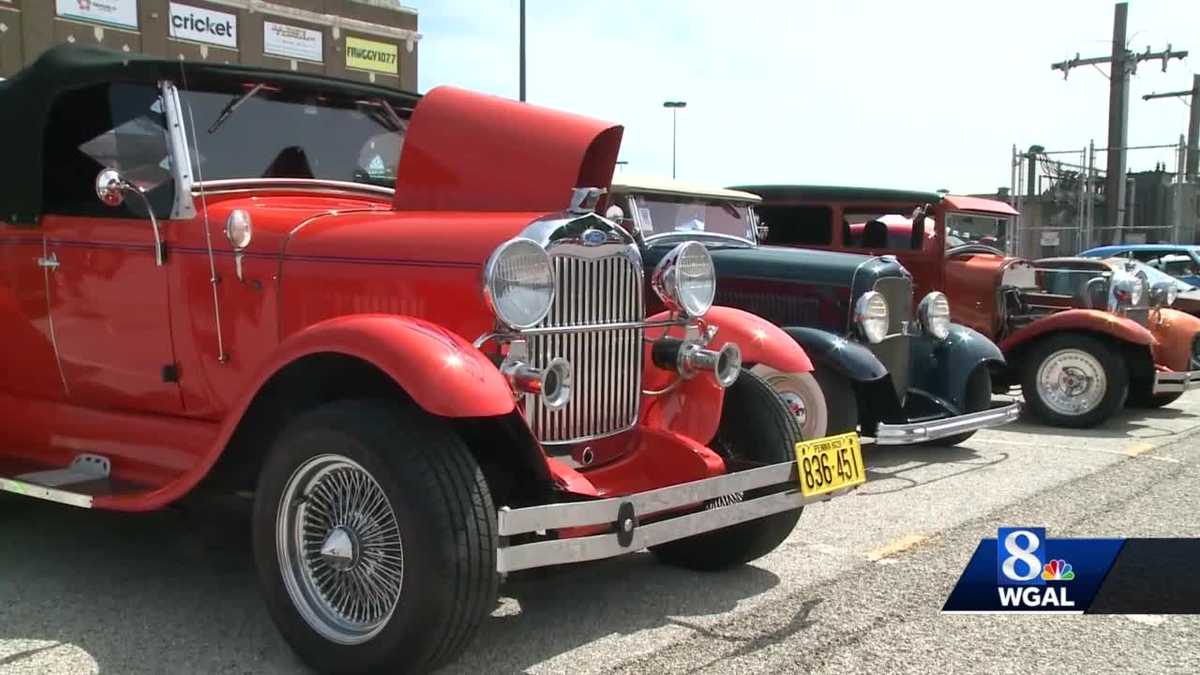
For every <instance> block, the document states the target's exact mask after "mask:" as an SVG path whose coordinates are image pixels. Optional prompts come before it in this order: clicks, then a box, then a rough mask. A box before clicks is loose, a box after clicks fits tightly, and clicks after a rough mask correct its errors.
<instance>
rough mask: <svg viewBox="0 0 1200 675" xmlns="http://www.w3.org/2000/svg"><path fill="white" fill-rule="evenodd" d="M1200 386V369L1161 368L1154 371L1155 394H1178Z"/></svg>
mask: <svg viewBox="0 0 1200 675" xmlns="http://www.w3.org/2000/svg"><path fill="white" fill-rule="evenodd" d="M1197 388H1200V370H1179V371H1176V370H1160V371H1158V372H1157V373H1154V390H1153V392H1152V393H1153V394H1155V395H1158V394H1178V393H1182V392H1185V391H1188V390H1189V389H1197Z"/></svg>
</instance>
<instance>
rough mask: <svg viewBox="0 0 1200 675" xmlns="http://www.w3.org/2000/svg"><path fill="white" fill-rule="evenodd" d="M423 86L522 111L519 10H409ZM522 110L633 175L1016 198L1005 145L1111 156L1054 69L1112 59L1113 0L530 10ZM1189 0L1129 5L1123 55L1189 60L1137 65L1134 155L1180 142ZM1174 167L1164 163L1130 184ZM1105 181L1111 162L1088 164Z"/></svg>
mask: <svg viewBox="0 0 1200 675" xmlns="http://www.w3.org/2000/svg"><path fill="white" fill-rule="evenodd" d="M409 4H411V5H413V6H415V7H416V8H417V10H418V11H419V12H420V18H419V21H420V31H421V33H422V34H423V35H424V38H423V39H422V41H421V44H420V52H419V54H420V60H419V69H420V88H421V90H422V91H425V90H428V89H429V88H431V87H434V86H436V85H439V84H454V85H458V86H463V87H468V88H471V89H476V90H480V91H486V92H489V93H494V94H498V95H501V96H507V97H511V98H517V93H518V86H517V82H518V75H517V73H518V71H517V58H518V51H517V44H518V42H517V35H518V33H517V28H518V9H517V8H518V0H409ZM526 12H527V58H528V66H527V78H528V85H527V87H528V99H529V101H530V102H531V103H536V104H541V105H547V106H551V107H554V108H560V109H564V110H570V111H573V112H577V113H582V114H585V115H590V116H594V117H599V118H602V119H607V120H612V121H615V122H619V123H621V124H623V125H624V126H625V137H624V141H623V143H622V146H621V159H622V160H626V161H628V162H629V166H628V170H629V171H631V172H636V173H642V174H658V175H670V171H671V112H670V111H669V110H666V109H664V108H663V107H662V102H663V101H664V100H667V99H680V100H685V101H687V104H688V105H687V108H686V109H685V110H682V111H680V113H679V149H678V163H679V177H680V178H683V179H688V180H692V181H699V182H704V183H712V184H731V183H751V182H802V183H830V184H846V185H875V186H888V187H902V188H914V189H938V188H947V189H949V190H951V191H954V192H960V193H961V192H984V191H990V190H994V189H995V188H996V187H998V186H1001V185H1005V186H1006V185H1008V184H1009V181H1010V158H1011V152H1012V146H1013V144H1016V145H1017V146H1018V147H1020V148H1027V147H1028V146H1029V145H1031V144H1035V143H1036V144H1040V145H1043V146H1045V147H1046V148H1047V149H1074V148H1084V147H1086V146H1087V144H1088V141H1089V139H1095V140H1096V143H1097V146H1099V147H1102V146H1103V145H1104V144H1105V138H1106V134H1107V106H1108V80H1107V75H1106V73H1107V66H1102V67H1101V68H1103V69H1104V72H1101V70H1098V69H1097V68H1096V67H1092V66H1087V67H1081V68H1078V69H1076V70H1073V71H1072V72H1071V75H1070V78H1069V79H1067V80H1066V81H1064V80H1063V76H1062V73H1061V72H1057V71H1051V70H1050V64H1051V63H1052V62H1056V61H1061V60H1064V59H1066V58H1070V57H1072V56H1074V55H1075V54H1076V52H1080V53H1082V55H1083V56H1085V57H1086V56H1100V55H1106V54H1108V53H1109V51H1110V45H1111V40H1112V16H1113V3H1112V2H1110V1H1108V0H989V1H983V0H874V1H867V0H842V1H837V0H825V1H823V2H814V1H810V0H792V1H774V2H772V1H767V0H721V1H718V0H608V1H603V2H602V1H592V2H585V1H583V0H527V9H526ZM1198 29H1200V0H1131V2H1130V3H1129V30H1128V35H1129V38H1130V39H1129V45H1130V47H1131V48H1132V49H1133V50H1134V51H1139V52H1140V51H1145V49H1146V47H1147V46H1150V47H1152V49H1153V50H1154V51H1158V50H1160V49H1163V48H1165V47H1166V45H1167V43H1168V42H1169V43H1171V45H1172V47H1173V48H1175V49H1189V50H1192V51H1193V53H1194V56H1192V57H1190V58H1188V59H1185V60H1183V61H1180V60H1174V61H1172V62H1171V63H1170V64H1169V67H1168V70H1167V72H1166V73H1163V72H1162V69H1161V65H1162V64H1161V62H1149V61H1148V62H1144V63H1142V64H1141V65H1140V66H1139V68H1138V73H1137V75H1135V76H1134V78H1133V82H1132V89H1131V99H1130V119H1131V121H1130V130H1129V141H1130V144H1131V145H1150V144H1163V143H1174V142H1176V141H1177V140H1178V138H1179V135H1180V134H1181V133H1184V132H1185V131H1186V127H1187V116H1188V107H1187V105H1186V104H1185V102H1183V101H1182V100H1180V99H1161V100H1152V101H1142V100H1141V95H1142V94H1145V93H1150V92H1152V91H1173V90H1181V89H1188V88H1190V87H1191V81H1192V73H1193V72H1194V71H1196V72H1200V71H1197V69H1198V68H1200V30H1198ZM1156 161H1165V162H1167V165H1168V168H1172V169H1173V168H1174V166H1175V157H1174V154H1173V152H1171V151H1161V152H1159V151H1141V152H1133V153H1131V155H1130V169H1131V170H1136V169H1149V168H1153V166H1154V163H1155V162H1156ZM1097 162H1098V164H1100V165H1101V166H1103V157H1102V156H1100V157H1098V159H1097Z"/></svg>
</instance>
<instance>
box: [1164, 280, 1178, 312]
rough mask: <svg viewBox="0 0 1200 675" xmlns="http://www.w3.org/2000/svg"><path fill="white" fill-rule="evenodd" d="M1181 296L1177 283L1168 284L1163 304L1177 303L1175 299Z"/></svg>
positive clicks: (1168, 305)
mask: <svg viewBox="0 0 1200 675" xmlns="http://www.w3.org/2000/svg"><path fill="white" fill-rule="evenodd" d="M1178 297H1179V287H1178V286H1176V285H1175V284H1170V285H1168V286H1167V296H1166V297H1165V298H1163V306H1165V307H1170V306H1171V305H1174V304H1175V299H1176V298H1178Z"/></svg>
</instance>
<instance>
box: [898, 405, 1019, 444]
mask: <svg viewBox="0 0 1200 675" xmlns="http://www.w3.org/2000/svg"><path fill="white" fill-rule="evenodd" d="M1020 415H1021V404H1019V403H1010V404H1008V405H1006V406H1001V407H999V408H990V409H988V410H981V411H979V412H974V413H967V414H965V415H958V416H956V417H945V418H942V419H937V420H930V421H928V422H913V423H912V424H884V423H882V422H881V423H880V424H879V427H878V429H876V430H875V444H876V445H910V444H912V443H924V442H926V441H936V440H937V439H939V438H946V437H947V436H954V435H957V434H962V433H966V432H968V431H975V430H977V429H984V428H986V427H998V426H1000V425H1001V424H1008V423H1009V422H1014V421H1016V419H1017V418H1018V417H1020Z"/></svg>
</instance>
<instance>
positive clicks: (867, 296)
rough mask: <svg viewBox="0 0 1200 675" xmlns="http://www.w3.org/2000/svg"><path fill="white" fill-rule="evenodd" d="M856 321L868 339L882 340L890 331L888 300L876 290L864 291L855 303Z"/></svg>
mask: <svg viewBox="0 0 1200 675" xmlns="http://www.w3.org/2000/svg"><path fill="white" fill-rule="evenodd" d="M854 321H855V323H857V324H858V328H859V330H861V331H862V334H863V337H865V338H867V341H869V342H871V343H878V342H882V341H883V339H884V338H885V337H887V332H888V321H889V316H888V304H887V300H885V299H884V297H883V296H882V295H880V294H879V293H877V292H875V291H867V292H866V293H863V294H862V297H861V298H859V299H858V302H856V303H854Z"/></svg>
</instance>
